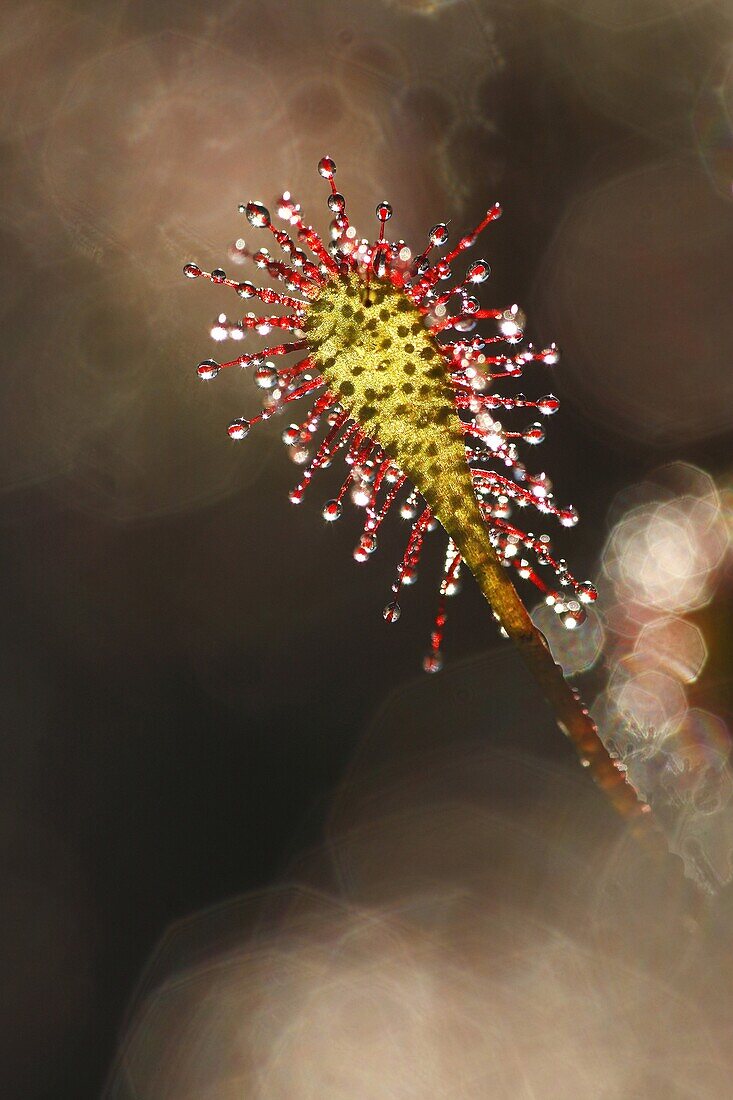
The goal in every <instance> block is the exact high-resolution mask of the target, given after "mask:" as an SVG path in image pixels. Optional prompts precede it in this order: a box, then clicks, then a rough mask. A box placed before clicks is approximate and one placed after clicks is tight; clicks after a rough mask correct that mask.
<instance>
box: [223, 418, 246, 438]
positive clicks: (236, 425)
mask: <svg viewBox="0 0 733 1100" xmlns="http://www.w3.org/2000/svg"><path fill="white" fill-rule="evenodd" d="M250 427H251V425H250V422H249V420H245V419H244V417H243V416H240V417H238V418H237V419H236V420H233V421H232V422H231V424H230V425H229V427H228V428H227V431H228V432H229V438H230V439H245V438H246V436H247V435H248V434H249V429H250Z"/></svg>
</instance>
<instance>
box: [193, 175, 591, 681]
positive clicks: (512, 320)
mask: <svg viewBox="0 0 733 1100" xmlns="http://www.w3.org/2000/svg"><path fill="white" fill-rule="evenodd" d="M318 171H319V173H320V175H321V176H322V177H323V178H324V179H325V180H326V181H327V182H328V184H329V186H330V194H329V195H328V198H327V204H328V208H329V211H330V213H331V215H332V220H331V223H330V227H329V238H328V240H327V242H326V243H324V241H323V239H322V238H321V236H320V235H319V234H318V233H317V232H316V230H315V229H314V228H313V227H312V226H310V225H307V224H306V223H305V221H304V220H303V214H302V210H301V207H300V204H299V203H297V202H296V201H295V200H294V199H293V197H292V196H291V194H290V193H289V192H284V193H283V194H282V195H281V196H280V197H279V199H278V200H277V204H276V210H277V215H278V217H279V218H280V220H281V221H282V222H283V223H285V225H286V226H287V230H283V229H279V228H277V227H276V226H275V225H274V224H273V222H272V218H271V215H270V211H269V210H268V208H267V207H265V206H264V205H263V204H262V203H261V202H254V201H252V202H248V203H242V204H241V205H240V207H239V211H240V213H241V214H243V215H244V217H245V218H246V220H247V222H248V224H249V226H250V227H251V228H252V229H254V230H258V231H266V232H269V233H270V235H271V236H273V237H274V239H275V242H276V243H277V245H278V247H279V249H280V251H281V252H282V254H284V256H285V258H286V259H285V260H281V259H278V258H277V257H276V256H273V255H272V253H271V252H270V251H269V250H268V249H267V248H266V247H259V248H257V249H256V250H254V251H252V250H250V249H249V248H248V246H247V244H246V242H245V240H244V239H243V238H238V239H237V240H236V241H235V242H234V244H233V245H232V247H231V248H230V258H231V259H232V261H233V262H234V263H235V264H238V265H240V264H243V263H245V262H249V263H251V264H253V265H254V266H255V267H256V268H258V269H259V270H260V271H262V272H263V273H264V274H266V275H267V276H269V278H270V279H272V280H273V281H275V282H276V283H280V284H282V285H283V287H284V291H281V290H275V289H273V288H271V287H259V286H257V285H256V284H255V283H253V282H251V281H249V280H239V279H233V278H229V277H228V276H227V274H226V272H225V271H224V270H222V269H221V268H216V269H214V270H212V271H210V272H208V271H204V270H203V269H202V268H201V267H200V266H199V265H198V264H195V263H188V264H186V265H185V267H184V274H185V275H186V276H187V277H188V278H191V279H195V278H205V279H208V280H209V281H211V282H212V283H215V284H218V285H223V286H227V287H229V288H231V289H232V290H234V291H235V293H236V295H237V296H238V297H239V298H240V299H242V300H244V301H253V300H255V299H256V300H257V302H258V303H263V304H264V305H265V306H267V307H270V308H276V309H278V310H279V311H280V312H278V313H268V314H265V315H259V314H256V313H254V312H248V313H247V314H245V315H244V316H243V317H238V318H236V319H234V320H230V319H229V318H228V317H227V315H226V314H224V313H220V314H218V315H217V317H216V319H215V320H214V322H213V324H212V326H211V336H212V338H213V339H214V340H215V341H216V342H217V343H222V342H224V341H226V340H233V341H235V342H238V341H241V340H243V339H244V338H245V337H246V336H247V334H249V333H256V334H257V335H259V336H262V337H267V336H268V335H269V334H270V333H271V332H273V331H278V332H284V333H286V334H287V338H286V339H285V340H284V342H282V343H278V344H273V345H270V346H268V347H265V348H263V349H261V350H259V351H254V352H247V353H244V354H241V355H239V356H237V357H236V358H235V359H232V360H230V361H228V362H221V363H220V362H218V361H216V360H214V359H205V360H203V361H202V362H201V363H199V365H198V367H197V373H198V376H199V378H200V379H202V380H205V381H207V380H211V379H213V378H215V377H217V375H218V374H219V373H220V371H221V370H223V369H226V368H230V367H235V366H238V367H242V368H249V369H251V370H252V372H253V376H254V381H255V384H256V385H257V386H258V387H259V388H260V389H261V390H262V391H263V408H262V412H261V413H259V414H258V415H256V416H251V417H243V416H242V417H237V418H235V419H234V420H233V421H232V422H231V424H230V425H229V427H228V433H229V436H230V438H231V439H232V440H235V441H239V440H242V439H244V438H246V436H247V435H248V434H249V433H250V431H251V429H252V427H253V426H254V425H255V424H256V423H258V422H262V421H265V420H267V419H269V418H270V417H272V416H273V415H275V414H280V413H282V412H283V411H284V410H285V406H286V405H288V404H290V403H291V402H294V401H297V400H299V399H300V398H303V397H306V396H311V397H313V398H314V399H315V400H314V404H313V406H312V407H311V409H310V410H309V412H308V414H307V416H306V418H305V419H304V420H303V421H302V422H301V423H291V424H289V426H288V427H287V428H285V430H284V431H283V433H282V438H283V442H284V443H285V444H286V446H287V447H288V451H289V454H290V457H291V459H292V460H293V462H294V463H295V464H296V465H298V466H301V467H303V474H302V477H301V480H300V482H299V483H298V484H297V485H296V486H295V487H294V488H293V489H292V490H291V492H290V500H291V502H292V503H293V504H299V503H300V502H301V501H302V500H303V497H304V494H305V492H306V490H307V488H308V486H309V484H310V482H311V480H312V478H313V476H314V474H315V473H316V472H317V471H318V470H322V469H326V468H328V467H329V466H330V465H331V464H332V462H333V460H334V458H335V457H336V456H337V454H339V452H340V453H341V454H342V455H343V458H344V461H345V464H346V467H347V476H346V478H345V480H344V481H343V483H342V485H341V487H340V489H339V491H338V493H337V494H336V495H335V496H334V497H332V498H331V499H329V500H327V501H326V503H325V504H324V506H323V510H322V514H323V519H324V521H325V522H328V523H332V522H335V521H336V520H338V519H339V518H340V517H341V515H342V514H343V508H344V502H345V499H346V498H347V497H348V499H349V500H350V501H351V503H352V504H353V505H354V506H356V507H357V508H358V509H361V510H363V515H364V522H363V528H362V532H361V534H360V536H359V538H358V541H357V544H356V546H355V548H354V559H355V560H356V561H357V562H360V563H364V562H367V561H368V560H369V559H370V558H371V556H372V555H373V554H374V552H375V551H376V549H377V546H378V532H379V528H380V526H381V524H382V522H383V521H384V519H385V517H386V516H387V513H388V512H389V511H390V509H391V508H392V506H393V505H394V504H396V503H397V504H398V510H399V514H400V515H401V516H402V518H403V519H404V520H406V521H407V522H409V523H410V534H409V537H408V540H407V545H406V548H405V551H404V554H403V556H402V559H401V561H400V563H399V565H398V567H397V572H396V576H395V580H394V582H393V584H392V588H391V597H390V600H389V602H388V603H387V605H386V607H385V608H384V618H385V620H386V621H387V622H390V623H393V622H397V620H398V619H399V618H400V615H401V606H400V602H399V597H400V595H401V592H402V589H403V587H408V586H410V585H412V584H414V583H415V581H416V580H417V574H418V565H419V561H420V556H421V551H422V547H423V543H424V540H425V538H426V536H427V535H428V534H429V533H430V532H431V531H434V530H436V529H437V528H438V523H437V520H436V519H435V517H434V516H433V514H432V512H431V510H430V508H429V507H428V505H427V504H426V502H425V501H424V499H423V498H422V496H421V495H420V494H419V492H418V491H417V490H416V489H414V488H411V487H410V486H408V485H407V484H406V478H405V475H404V474H403V473H402V471H401V470H399V469H398V468H397V466H396V465H395V464H394V462H392V461H391V460H390V459H389V458H387V456H386V455H385V454H384V452H383V451H382V449H381V447H380V445H379V443H378V442H377V441H376V440H372V439H370V438H369V437H368V436H366V435H365V434H364V432H363V431H362V430H361V428H360V426H359V424H358V423H357V422H356V421H355V420H353V419H352V418H351V416H350V414H349V412H348V410H347V409H345V408H344V407H343V406H342V404H341V402H340V400H339V397H338V396H337V395H336V394H334V393H332V392H331V391H330V390H328V388H327V387H326V381H325V379H324V378H323V377H322V376H321V375H320V373H319V370H318V367H317V365H316V364H315V362H314V360H312V359H311V357H310V355H309V354H308V353H309V351H310V350H312V349H310V348H309V345H308V340H307V336H306V329H305V321H306V318H307V314H308V310H309V308H310V305H311V303H312V302H314V301H315V300H316V299H317V298H318V297H319V295H320V293H321V291H322V289H323V287H324V286H325V285H326V284H327V283H328V282H329V281H331V280H333V279H349V278H352V277H354V275H356V276H358V277H359V278H360V279H361V281H362V283H363V284H364V293H365V298H364V300H365V303H366V304H369V293H370V285H371V281H372V280H373V279H374V280H380V281H382V280H388V281H389V282H390V283H391V284H392V285H393V286H394V287H396V288H398V289H400V290H401V291H403V292H404V294H405V295H406V296H407V297H408V299H409V300H410V302H411V304H412V305H413V306H415V307H416V308H417V309H418V310H419V311H420V313H421V314H422V316H423V322H424V324H425V327H426V330H427V331H428V332H429V333H430V335H431V336H432V337H433V339H434V341H435V344H436V346H437V347H438V348H439V350H440V353H441V355H442V357H443V360H444V363H445V367H446V371H447V373H448V375H449V377H450V378H451V381H452V385H453V391H454V403H455V409H456V413H457V416H458V418H459V421H460V424H461V428H462V431H463V433H464V438H465V446H466V459H467V462H468V464H469V467H470V469H471V473H472V478H473V483H474V488H475V493H476V497H477V500H478V502H479V506H480V509H481V512H482V515H483V517H484V519H485V521H486V524H487V529H488V533H489V538H490V541H491V543H492V545H493V547H494V549H495V551H496V553H497V556H498V558H499V560H500V561H501V563H502V564H503V565H504V566H506V567H507V568H514V569H515V570H516V572H517V574H518V575H519V576H520V577H521V578H522V579H524V580H529V581H530V582H532V583H533V584H534V585H535V586H536V587H537V588H539V589H540V591H541V592H543V594H544V596H545V599H546V601H547V603H548V605H550V606H552V607H553V608H554V610H555V611H556V612H557V614H558V615H559V617H560V619H561V621H562V623H563V624H564V625H565V626H566V627H567V628H568V629H574V628H575V627H577V626H578V625H579V624H580V623H582V622H583V620H584V618H585V611H584V609H583V605H584V604H588V603H590V602H592V601H594V600H595V599H596V590H595V588H594V587H593V585H592V584H591V583H590V582H588V581H585V582H579V581H577V580H576V579H575V578H574V577H573V576H572V574H571V573H570V571H569V569H568V567H567V564H566V563H565V561H564V560H563V559H562V558H555V557H554V556H553V554H552V551H551V547H550V539H549V536H548V535H546V534H541V535H539V536H535V535H533V534H531V533H525V532H523V531H521V530H520V529H519V528H517V527H515V526H514V525H513V524H512V523H510V522H509V521H510V518H511V517H512V514H513V511H514V510H515V509H524V508H527V507H533V508H534V509H535V511H536V512H538V513H540V514H543V515H551V516H553V517H555V519H557V520H558V521H559V523H560V524H561V525H563V526H568V527H570V526H574V524H575V523H576V522H577V514H576V512H575V509H574V508H572V507H571V506H568V507H560V506H558V505H557V504H556V503H555V500H554V496H553V493H552V484H551V482H550V479H549V478H548V477H547V475H546V474H545V473H544V472H541V473H536V474H535V473H531V472H529V471H528V470H527V468H526V466H525V465H524V463H523V461H521V459H520V453H519V449H520V446H521V445H523V444H524V445H528V446H531V447H534V446H536V445H538V444H539V443H541V442H542V441H543V439H544V437H545V430H544V427H543V424H542V420H538V419H535V420H533V421H531V422H530V423H528V424H526V425H525V426H523V427H519V428H517V429H514V428H509V427H507V426H506V425H505V419H506V417H507V416H509V417H511V416H512V414H513V413H514V412H515V411H517V410H529V411H531V413H534V415H535V416H539V417H541V418H542V419H545V418H547V417H548V416H551V415H552V414H554V413H555V412H556V411H557V409H558V408H559V401H558V399H557V398H556V397H555V396H554V395H553V394H547V395H546V396H544V397H541V398H539V399H538V400H530V399H528V398H526V397H525V396H524V395H523V394H521V393H520V394H516V395H514V396H508V395H505V394H503V393H496V392H494V389H493V388H494V386H495V385H496V384H497V383H499V384H500V383H501V382H505V381H507V380H511V381H513V380H515V379H518V378H520V377H521V376H522V373H523V371H524V369H525V368H526V367H527V366H528V365H530V364H532V363H542V364H545V365H548V366H552V365H554V364H555V363H556V362H557V361H558V358H559V352H558V349H557V347H556V346H555V345H554V344H551V345H549V346H548V347H546V348H544V349H542V350H539V351H537V350H535V349H534V347H533V346H532V345H531V344H526V345H525V346H524V347H523V348H519V349H518V350H515V351H513V352H511V353H507V352H501V351H499V350H497V345H500V344H504V345H508V346H509V347H510V348H511V347H512V346H515V347H518V345H520V344H522V342H523V339H524V329H525V325H526V317H525V314H524V312H523V311H522V310H521V309H520V308H519V306H517V305H511V306H508V307H506V308H503V309H485V308H482V307H481V304H480V301H479V299H478V298H477V297H476V294H475V291H476V289H477V288H478V287H479V286H480V285H481V284H483V283H484V282H486V280H487V279H488V278H489V276H490V273H491V269H490V265H489V263H488V261H487V260H485V259H478V260H474V261H473V262H472V263H470V264H469V265H468V267H467V269H466V272H465V275H464V277H463V278H462V279H461V280H460V281H458V282H452V280H453V266H452V265H453V263H454V261H455V260H456V259H457V258H458V257H459V256H461V255H462V253H463V252H464V251H466V250H467V249H469V248H470V247H472V246H473V245H474V243H475V241H476V239H477V237H478V236H479V234H480V233H481V232H482V231H483V230H484V229H485V228H486V227H487V226H488V225H489V224H491V222H493V221H494V220H496V219H497V218H498V217H499V216H500V215H501V207H500V206H499V204H498V203H497V204H495V205H494V206H493V207H491V208H490V209H489V210H488V211H487V212H486V214H485V216H484V217H483V218H482V219H481V221H480V222H479V224H478V225H477V226H475V227H474V229H473V230H472V231H471V232H470V233H468V234H466V235H465V236H463V237H461V238H460V239H459V240H458V242H457V244H456V246H455V247H454V248H453V249H452V250H450V251H449V252H447V253H446V254H444V255H443V256H442V257H440V258H438V259H434V258H431V254H432V253H433V252H434V250H438V249H443V248H445V247H446V246H447V244H448V240H449V234H448V227H447V225H446V224H445V223H442V222H440V223H438V224H436V225H434V226H433V227H432V228H431V230H430V232H429V234H428V241H427V245H426V247H425V248H424V250H423V251H422V252H420V253H418V254H416V255H414V254H413V252H412V250H411V249H410V248H409V246H408V245H406V244H405V242H404V241H402V240H397V241H393V240H390V239H388V238H387V237H386V226H387V223H388V222H389V221H390V219H391V218H392V207H391V206H390V205H389V203H387V202H380V203H379V204H378V205H377V207H376V211H375V213H376V218H377V223H378V225H379V235H378V237H377V239H376V240H374V241H371V242H370V241H369V240H368V239H367V238H359V237H358V236H357V233H356V231H355V229H354V227H353V226H352V225H351V224H350V222H349V218H348V214H347V210H346V200H345V198H344V196H343V195H342V194H341V193H340V192H339V191H338V189H337V187H336V183H335V179H334V177H335V175H336V165H335V163H334V161H333V160H332V158H330V157H323V158H322V159H321V161H320V162H319V164H318ZM306 249H307V250H308V251H306ZM309 253H310V255H309ZM448 282H451V286H450V287H447V288H446V289H441V287H440V284H441V283H448ZM487 320H489V321H492V322H493V323H494V326H495V331H493V332H491V333H488V334H479V333H477V332H476V328H477V325H478V324H479V322H481V321H487ZM448 336H450V338H449V339H446V337H448ZM297 353H303V355H302V357H300V358H298V360H297V362H295V364H294V365H289V366H285V367H279V366H278V365H277V361H278V360H279V359H280V357H282V356H290V355H291V354H297ZM319 391H320V392H319ZM500 417H501V419H500ZM502 467H503V468H504V469H505V470H506V473H500V472H499V470H500V469H501V468H502ZM461 564H462V559H461V555H460V552H459V550H458V548H457V546H456V545H455V544H454V543H453V541H452V540H450V539H449V540H448V546H447V550H446V557H445V564H444V568H443V573H442V577H441V581H440V586H439V602H438V609H437V612H436V615H435V620H434V624H433V630H432V633H431V645H430V650H429V652H428V654H427V656H426V657H425V660H424V662H423V666H424V668H425V669H426V671H429V672H435V671H438V669H440V667H441V666H442V652H441V645H442V639H443V632H444V628H445V623H446V617H447V616H446V600H447V599H448V598H450V597H451V596H453V595H455V594H456V593H457V592H458V590H459V588H460V580H459V575H460V570H461ZM538 570H542V571H544V573H547V571H549V572H550V574H551V575H552V576H553V577H554V583H553V584H551V585H549V584H548V583H547V582H546V581H545V580H544V579H543V574H542V573H541V572H540V571H538Z"/></svg>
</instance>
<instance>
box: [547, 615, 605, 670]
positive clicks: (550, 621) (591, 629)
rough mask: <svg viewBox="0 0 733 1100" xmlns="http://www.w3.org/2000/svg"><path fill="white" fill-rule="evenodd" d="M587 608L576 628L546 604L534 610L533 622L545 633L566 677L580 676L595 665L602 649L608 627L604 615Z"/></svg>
mask: <svg viewBox="0 0 733 1100" xmlns="http://www.w3.org/2000/svg"><path fill="white" fill-rule="evenodd" d="M585 611H586V616H587V617H586V620H585V622H584V623H582V624H580V625H579V626H578V627H577V629H576V630H568V629H567V628H566V627H565V626H564V625H563V623H562V621H561V619H560V616H559V615H558V614H557V613H556V612H555V611H554V610H553V608H551V607H548V605H547V604H546V603H540V604H538V605H537V607H535V609H534V610H533V612H532V621H533V622H534V624H535V626H536V627H537V629H538V630H541V631H542V633H543V634H544V636H545V638H546V639H547V643H548V645H549V647H550V649H551V650H552V655H553V657H554V658H555V660H556V661H557V663H558V664H559V665H560V667H561V668H562V670H563V672H564V673H565V675H566V676H577V675H578V674H579V673H581V672H587V671H588V670H589V669H591V668H593V666H594V665H595V664H596V662H597V661H598V659H599V657H600V655H601V653H602V651H603V644H604V640H605V630H604V627H603V622H602V620H601V617H600V615H599V614H598V612H597V611H596V609H595V608H593V607H586V608H585Z"/></svg>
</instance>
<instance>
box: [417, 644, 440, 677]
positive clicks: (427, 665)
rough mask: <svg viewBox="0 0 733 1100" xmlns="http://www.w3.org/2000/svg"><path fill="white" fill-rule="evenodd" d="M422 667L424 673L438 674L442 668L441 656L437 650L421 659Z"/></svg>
mask: <svg viewBox="0 0 733 1100" xmlns="http://www.w3.org/2000/svg"><path fill="white" fill-rule="evenodd" d="M422 667H423V669H424V671H425V672H440V670H441V668H442V667H443V654H442V653H441V652H440V650H439V649H436V650H433V651H432V652H431V653H428V654H427V655H426V656H425V658H424V659H423V663H422Z"/></svg>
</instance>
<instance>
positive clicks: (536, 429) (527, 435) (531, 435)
mask: <svg viewBox="0 0 733 1100" xmlns="http://www.w3.org/2000/svg"><path fill="white" fill-rule="evenodd" d="M544 438H545V429H544V428H543V427H542V425H541V424H530V426H529V427H528V428H525V430H524V431H523V432H522V439H523V440H524V442H525V443H532V444H533V445H536V444H538V443H541V442H542V440H543V439H544Z"/></svg>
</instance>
